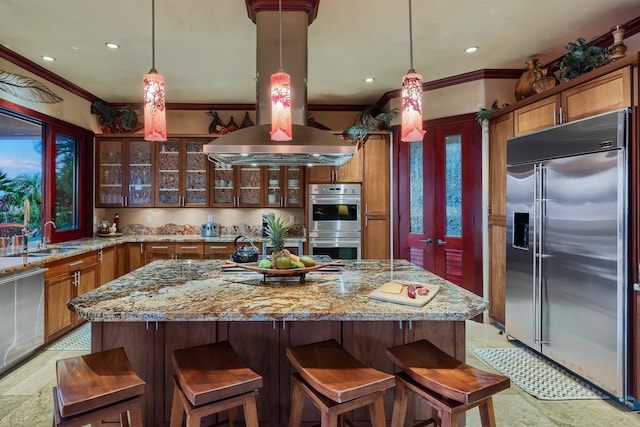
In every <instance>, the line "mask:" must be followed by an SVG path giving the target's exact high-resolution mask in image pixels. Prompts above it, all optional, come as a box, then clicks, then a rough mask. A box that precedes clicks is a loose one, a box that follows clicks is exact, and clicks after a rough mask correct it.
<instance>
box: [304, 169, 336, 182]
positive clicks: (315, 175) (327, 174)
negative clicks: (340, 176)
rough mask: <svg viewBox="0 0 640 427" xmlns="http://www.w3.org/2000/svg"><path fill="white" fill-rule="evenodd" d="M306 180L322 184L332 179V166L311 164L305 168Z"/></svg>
mask: <svg viewBox="0 0 640 427" xmlns="http://www.w3.org/2000/svg"><path fill="white" fill-rule="evenodd" d="M307 177H308V182H309V183H311V184H324V183H328V182H332V181H333V166H311V167H308V168H307Z"/></svg>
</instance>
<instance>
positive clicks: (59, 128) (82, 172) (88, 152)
mask: <svg viewBox="0 0 640 427" xmlns="http://www.w3.org/2000/svg"><path fill="white" fill-rule="evenodd" d="M0 109H2V110H3V112H6V113H8V114H11V115H13V116H16V117H18V118H21V119H24V120H29V121H32V122H34V123H38V124H40V125H41V126H42V156H43V160H42V216H41V218H42V224H40V225H41V226H42V225H43V224H44V223H45V222H46V221H49V220H51V219H52V218H55V203H56V194H55V174H56V168H55V161H56V135H57V134H58V133H60V134H64V135H66V136H70V137H73V138H76V140H77V142H78V152H77V162H78V169H79V170H78V177H79V179H78V182H77V185H78V189H77V197H78V200H77V203H78V207H79V209H78V227H77V228H75V229H73V230H60V231H57V230H56V229H53V227H50V229H48V230H47V231H48V232H49V234H48V235H49V236H50V242H51V243H59V242H64V241H68V240H75V239H81V238H84V237H91V236H92V235H93V226H92V225H93V222H92V217H93V169H92V167H93V141H94V133H93V132H92V131H90V130H87V129H83V128H81V127H79V126H76V125H73V124H70V123H67V122H64V121H62V120H59V119H56V118H54V117H51V116H48V115H46V114H43V113H40V112H38V111H34V110H31V109H29V108H26V107H23V106H21V105H17V104H14V103H12V102H10V101H7V100H4V99H0ZM42 232H44V230H43V231H42Z"/></svg>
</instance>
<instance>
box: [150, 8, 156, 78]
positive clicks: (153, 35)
mask: <svg viewBox="0 0 640 427" xmlns="http://www.w3.org/2000/svg"><path fill="white" fill-rule="evenodd" d="M151 69H152V70H155V69H156V0H151Z"/></svg>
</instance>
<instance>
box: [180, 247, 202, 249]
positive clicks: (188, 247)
mask: <svg viewBox="0 0 640 427" xmlns="http://www.w3.org/2000/svg"><path fill="white" fill-rule="evenodd" d="M180 249H198V247H197V246H180Z"/></svg>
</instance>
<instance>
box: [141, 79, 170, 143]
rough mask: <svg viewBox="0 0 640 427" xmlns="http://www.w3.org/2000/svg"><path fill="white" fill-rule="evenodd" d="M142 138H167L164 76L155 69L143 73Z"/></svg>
mask: <svg viewBox="0 0 640 427" xmlns="http://www.w3.org/2000/svg"><path fill="white" fill-rule="evenodd" d="M143 85H144V139H145V141H166V140H167V119H166V111H165V93H164V77H162V76H161V75H160V74H158V72H157V71H156V70H155V69H152V70H151V71H149V74H145V75H144V79H143Z"/></svg>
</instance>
